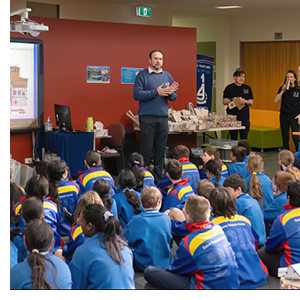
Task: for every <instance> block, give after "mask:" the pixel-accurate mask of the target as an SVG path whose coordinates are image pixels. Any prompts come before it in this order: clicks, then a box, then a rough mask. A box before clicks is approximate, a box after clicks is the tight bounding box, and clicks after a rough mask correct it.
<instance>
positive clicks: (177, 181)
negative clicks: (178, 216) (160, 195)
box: [162, 159, 194, 212]
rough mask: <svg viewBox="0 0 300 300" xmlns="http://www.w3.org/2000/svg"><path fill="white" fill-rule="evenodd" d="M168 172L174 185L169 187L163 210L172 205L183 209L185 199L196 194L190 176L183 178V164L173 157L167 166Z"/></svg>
mask: <svg viewBox="0 0 300 300" xmlns="http://www.w3.org/2000/svg"><path fill="white" fill-rule="evenodd" d="M166 174H167V176H168V178H169V179H170V181H171V182H172V185H171V186H170V187H168V192H167V196H166V198H165V199H164V201H163V208H162V211H163V212H164V211H165V210H167V209H170V208H172V207H178V208H179V209H182V208H183V207H184V203H185V199H186V198H187V197H188V196H189V195H191V194H194V191H193V189H192V187H191V186H190V184H189V182H188V178H187V177H185V178H183V179H182V176H183V172H182V165H181V163H180V162H179V161H178V160H176V159H171V160H170V161H169V162H168V164H167V166H166Z"/></svg>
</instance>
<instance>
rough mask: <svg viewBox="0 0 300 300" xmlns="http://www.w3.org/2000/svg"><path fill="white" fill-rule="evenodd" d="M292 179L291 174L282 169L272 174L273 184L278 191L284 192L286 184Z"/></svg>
mask: <svg viewBox="0 0 300 300" xmlns="http://www.w3.org/2000/svg"><path fill="white" fill-rule="evenodd" d="M293 180H294V177H293V175H292V174H290V173H288V172H284V171H277V172H276V173H275V174H274V184H275V185H276V186H277V188H278V190H279V191H280V192H282V193H283V192H286V191H287V188H288V185H289V183H290V182H291V181H293Z"/></svg>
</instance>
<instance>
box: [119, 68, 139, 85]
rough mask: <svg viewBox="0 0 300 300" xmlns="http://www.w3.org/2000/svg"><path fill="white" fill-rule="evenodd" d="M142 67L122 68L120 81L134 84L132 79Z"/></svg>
mask: <svg viewBox="0 0 300 300" xmlns="http://www.w3.org/2000/svg"><path fill="white" fill-rule="evenodd" d="M141 70H143V68H122V71H121V83H127V84H134V80H135V77H136V75H137V74H138V72H140V71H141Z"/></svg>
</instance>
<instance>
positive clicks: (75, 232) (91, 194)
mask: <svg viewBox="0 0 300 300" xmlns="http://www.w3.org/2000/svg"><path fill="white" fill-rule="evenodd" d="M89 204H100V205H102V206H104V205H103V202H102V200H101V199H100V197H99V195H98V194H97V193H96V192H95V191H87V192H86V193H84V194H83V195H82V197H81V198H80V200H79V202H78V205H77V208H76V211H75V215H74V222H73V224H72V227H71V230H70V232H69V240H68V241H67V242H66V245H64V246H63V251H62V255H63V257H64V258H65V259H66V262H67V263H68V264H69V262H70V260H71V259H72V256H73V254H74V251H75V250H76V248H77V247H79V246H80V245H82V244H83V243H84V242H85V241H86V237H85V236H84V235H83V232H82V228H81V226H80V224H79V223H78V222H77V220H78V219H79V217H80V214H81V212H82V211H83V210H84V208H85V207H86V206H87V205H89Z"/></svg>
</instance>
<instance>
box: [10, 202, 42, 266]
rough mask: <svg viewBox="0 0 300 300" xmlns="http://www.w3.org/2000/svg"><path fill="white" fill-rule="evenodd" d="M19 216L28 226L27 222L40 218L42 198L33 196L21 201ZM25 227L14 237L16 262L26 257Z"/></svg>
mask: <svg viewBox="0 0 300 300" xmlns="http://www.w3.org/2000/svg"><path fill="white" fill-rule="evenodd" d="M20 214H21V216H22V217H23V218H24V220H25V222H26V226H28V224H29V222H31V221H34V220H37V219H41V218H42V217H43V216H44V207H43V200H42V199H37V198H35V197H31V198H27V199H25V200H24V201H23V203H22V207H21V210H20ZM24 233H25V228H24V230H23V231H21V232H20V233H19V234H17V235H16V236H15V238H14V241H13V242H14V244H15V246H16V247H17V249H18V262H22V261H23V260H25V258H26V257H27V249H26V247H25V245H24Z"/></svg>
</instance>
